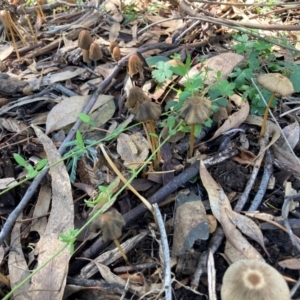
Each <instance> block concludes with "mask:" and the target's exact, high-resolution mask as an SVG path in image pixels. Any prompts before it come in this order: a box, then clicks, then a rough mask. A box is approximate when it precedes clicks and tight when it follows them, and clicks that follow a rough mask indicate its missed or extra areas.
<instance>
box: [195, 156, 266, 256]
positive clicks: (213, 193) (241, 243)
mask: <svg viewBox="0 0 300 300" xmlns="http://www.w3.org/2000/svg"><path fill="white" fill-rule="evenodd" d="M200 178H201V180H202V183H203V185H204V187H205V189H206V191H207V193H208V198H209V203H210V207H211V210H212V213H213V215H214V216H215V217H216V219H217V220H218V221H219V222H220V223H221V226H222V228H223V231H224V234H225V236H226V238H227V240H228V241H229V242H230V243H231V244H232V245H233V246H234V247H235V248H236V249H237V250H238V251H239V252H240V254H241V255H243V256H244V258H251V259H252V258H257V259H262V260H263V258H262V256H261V255H260V254H259V252H257V250H256V249H255V248H254V247H253V246H252V245H251V244H250V243H249V242H248V241H247V240H246V239H245V238H244V237H243V235H242V234H241V233H240V231H239V230H238V229H237V228H236V227H235V225H234V224H233V223H232V222H231V221H230V219H229V218H228V216H227V214H226V209H227V210H228V211H231V210H232V208H231V205H230V202H229V200H228V198H227V196H226V195H225V193H224V191H223V189H222V188H221V186H220V185H219V184H218V183H217V182H216V181H215V180H214V179H213V178H212V177H211V175H210V174H209V172H208V171H207V170H206V168H205V165H204V163H203V161H201V162H200Z"/></svg>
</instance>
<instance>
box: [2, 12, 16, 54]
mask: <svg viewBox="0 0 300 300" xmlns="http://www.w3.org/2000/svg"><path fill="white" fill-rule="evenodd" d="M4 15H5V19H6V22H7V27H8V29H9V33H10V36H11V39H12V42H13V46H14V49H15V51H16V54H17V58H18V60H20V54H19V51H18V47H17V44H16V40H15V36H14V33H13V29H12V24H13V22H12V19H11V17H10V13H9V12H8V11H6V10H4Z"/></svg>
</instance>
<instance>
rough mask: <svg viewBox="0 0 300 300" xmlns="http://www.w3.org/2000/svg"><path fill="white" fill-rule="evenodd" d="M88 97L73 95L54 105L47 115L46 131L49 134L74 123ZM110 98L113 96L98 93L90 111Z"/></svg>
mask: <svg viewBox="0 0 300 300" xmlns="http://www.w3.org/2000/svg"><path fill="white" fill-rule="evenodd" d="M89 99H90V96H74V97H70V98H68V99H65V100H63V101H62V102H60V103H59V104H57V105H55V106H54V107H53V108H52V110H51V111H50V113H49V114H48V117H47V123H46V133H47V134H49V133H51V132H52V131H55V130H59V129H61V128H63V127H65V126H67V125H69V124H72V123H74V122H75V121H76V120H77V118H78V114H79V113H81V112H82V110H83V108H84V107H85V105H86V103H87V101H88V100H89ZM112 99H113V96H106V95H100V96H99V97H98V99H97V101H96V103H95V105H94V106H93V108H92V109H91V113H92V112H93V111H94V110H96V109H97V108H99V107H100V106H102V105H104V104H106V103H107V102H108V101H110V100H112Z"/></svg>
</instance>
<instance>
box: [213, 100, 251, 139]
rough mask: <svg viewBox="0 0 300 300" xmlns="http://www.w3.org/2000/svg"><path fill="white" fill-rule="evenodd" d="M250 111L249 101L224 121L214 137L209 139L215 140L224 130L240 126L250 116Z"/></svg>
mask: <svg viewBox="0 0 300 300" xmlns="http://www.w3.org/2000/svg"><path fill="white" fill-rule="evenodd" d="M249 111H250V106H249V103H248V101H246V102H245V104H244V105H243V106H242V107H241V108H240V110H238V111H237V112H235V113H233V114H232V115H231V116H229V118H228V119H227V120H226V121H225V122H224V123H223V125H222V126H221V127H220V128H219V129H218V130H217V131H216V132H215V133H214V135H213V137H212V138H211V139H209V141H212V140H214V139H215V138H217V137H218V136H220V135H221V134H223V133H224V132H226V131H228V130H230V129H232V128H236V127H239V126H240V125H241V124H242V123H243V122H244V121H245V120H246V119H247V117H248V115H249Z"/></svg>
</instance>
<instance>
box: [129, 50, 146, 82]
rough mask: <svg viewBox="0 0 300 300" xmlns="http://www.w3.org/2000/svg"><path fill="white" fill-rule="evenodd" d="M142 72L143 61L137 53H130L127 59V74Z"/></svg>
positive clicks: (131, 75) (132, 74)
mask: <svg viewBox="0 0 300 300" xmlns="http://www.w3.org/2000/svg"><path fill="white" fill-rule="evenodd" d="M141 73H143V63H142V61H141V59H140V58H139V56H138V55H137V54H132V55H131V56H130V57H129V59H128V74H129V76H130V77H133V76H134V75H136V74H141Z"/></svg>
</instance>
